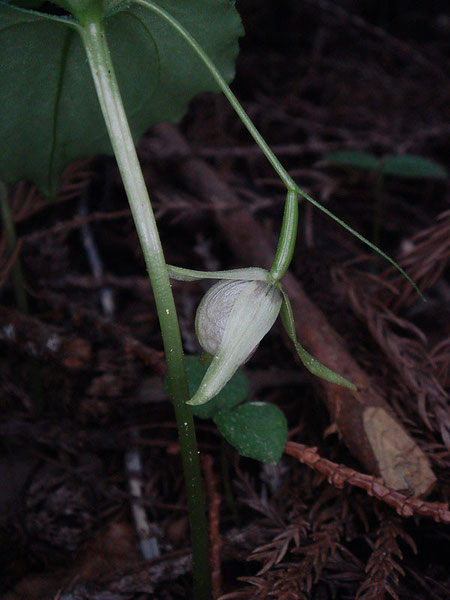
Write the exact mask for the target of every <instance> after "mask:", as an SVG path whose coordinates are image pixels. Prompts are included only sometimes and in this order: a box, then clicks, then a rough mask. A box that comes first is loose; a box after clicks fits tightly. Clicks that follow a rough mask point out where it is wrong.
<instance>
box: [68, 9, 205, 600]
mask: <svg viewBox="0 0 450 600" xmlns="http://www.w3.org/2000/svg"><path fill="white" fill-rule="evenodd" d="M84 17H85V18H84V19H83V23H82V26H77V29H78V30H79V33H80V35H81V37H82V40H83V43H84V47H85V50H86V53H87V57H88V61H89V66H90V68H91V73H92V77H93V79H94V83H95V87H96V90H97V95H98V99H99V102H100V106H101V109H102V112H103V116H104V119H105V123H106V127H107V129H108V133H109V136H110V139H111V144H112V147H113V150H114V154H115V156H116V160H117V163H118V166H119V169H120V173H121V176H122V180H123V183H124V186H125V190H126V193H127V196H128V201H129V203H130V207H131V212H132V215H133V219H134V223H135V226H136V229H137V233H138V236H139V240H140V243H141V247H142V250H143V253H144V258H145V263H146V266H147V270H148V273H149V276H150V280H151V283H152V288H153V292H154V296H155V303H156V308H157V312H158V318H159V322H160V326H161V332H162V337H163V342H164V350H165V356H166V361H167V377H168V382H169V386H170V389H171V392H172V396H173V403H174V408H175V416H176V421H177V426H178V434H179V438H180V446H181V454H182V461H183V469H184V477H185V482H186V492H187V498H188V508H189V519H190V525H191V539H192V554H193V575H194V595H195V598H196V600H208V599H209V598H210V596H211V592H210V571H209V553H208V531H207V523H206V513H205V501H204V494H203V486H202V477H201V471H200V462H199V457H198V450H197V441H196V438H195V428H194V421H193V416H192V411H191V408H190V407H189V406H188V405H187V404H186V401H187V400H189V389H188V386H187V381H186V374H185V367H184V357H183V348H182V343H181V336H180V330H179V325H178V319H177V314H176V310H175V303H174V300H173V296H172V290H171V287H170V283H169V277H168V274H167V268H166V263H165V260H164V254H163V250H162V246H161V241H160V238H159V234H158V229H157V225H156V221H155V217H154V214H153V210H152V207H151V204H150V200H149V197H148V193H147V188H146V185H145V182H144V178H143V175H142V171H141V168H140V166H139V161H138V157H137V154H136V150H135V147H134V142H133V138H132V136H131V132H130V129H129V125H128V120H127V116H126V113H125V109H124V107H123V103H122V99H121V95H120V90H119V87H118V84H117V80H116V77H115V73H114V68H113V65H112V62H111V57H110V53H109V48H108V45H107V41H106V35H105V30H104V28H103V25H102V23H101V22H100V20H99V19H97V18H96V17H95V15H91V16H90V17H89V16H87V17H86V15H84Z"/></svg>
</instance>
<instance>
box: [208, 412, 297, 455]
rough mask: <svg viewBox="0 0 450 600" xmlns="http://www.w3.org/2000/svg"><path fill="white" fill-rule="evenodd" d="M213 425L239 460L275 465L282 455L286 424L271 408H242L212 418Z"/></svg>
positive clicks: (284, 419)
mask: <svg viewBox="0 0 450 600" xmlns="http://www.w3.org/2000/svg"><path fill="white" fill-rule="evenodd" d="M214 422H215V424H216V425H217V427H218V428H219V430H220V432H221V433H222V435H223V437H224V438H225V439H226V440H227V442H228V443H229V444H231V445H232V446H234V447H235V448H236V450H237V451H238V452H239V454H241V455H242V456H247V457H248V458H254V459H255V460H260V461H262V462H267V463H276V462H277V461H278V460H279V459H280V457H281V455H282V454H283V450H284V446H285V444H286V439H287V433H288V427H287V421H286V417H285V416H284V414H283V413H282V411H281V410H280V409H279V408H278V407H277V406H275V405H273V404H268V403H266V402H249V403H246V404H242V405H241V406H238V407H237V408H235V409H234V410H232V411H231V412H227V413H218V414H216V415H214Z"/></svg>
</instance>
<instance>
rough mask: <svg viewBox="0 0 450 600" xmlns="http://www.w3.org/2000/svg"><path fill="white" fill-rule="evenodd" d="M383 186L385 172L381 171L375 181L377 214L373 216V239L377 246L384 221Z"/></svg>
mask: <svg viewBox="0 0 450 600" xmlns="http://www.w3.org/2000/svg"><path fill="white" fill-rule="evenodd" d="M383 187H384V174H383V172H382V171H380V172H379V173H378V174H377V180H376V183H375V190H374V196H375V211H374V212H375V214H374V218H373V232H372V240H373V243H374V244H375V245H376V246H379V244H380V240H381V223H382V221H383Z"/></svg>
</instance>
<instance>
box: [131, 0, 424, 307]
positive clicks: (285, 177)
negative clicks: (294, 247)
mask: <svg viewBox="0 0 450 600" xmlns="http://www.w3.org/2000/svg"><path fill="white" fill-rule="evenodd" d="M133 3H134V4H140V5H141V6H144V7H145V8H148V9H149V10H152V11H153V12H155V13H156V14H158V15H159V16H160V17H161V18H163V19H164V20H165V21H167V22H168V23H169V24H170V25H171V27H173V28H174V29H175V30H176V31H178V33H179V34H180V35H181V37H183V38H184V39H185V40H186V42H187V43H188V44H189V46H191V48H192V49H193V50H194V51H195V52H196V54H197V56H198V57H199V58H200V59H201V60H202V62H203V63H204V65H205V66H206V68H207V69H208V71H209V72H210V73H211V75H212V77H213V78H214V79H215V81H216V82H217V84H218V86H219V87H220V89H221V90H222V92H223V93H224V95H225V96H226V97H227V99H228V101H229V102H230V104H231V105H232V107H233V108H234V110H235V112H236V114H237V115H238V117H239V118H240V119H241V121H242V122H243V124H244V125H245V127H246V128H247V129H248V131H249V133H250V135H251V136H252V137H253V139H254V140H255V142H256V144H258V146H259V147H260V148H261V150H262V152H263V153H264V155H265V157H266V158H267V160H268V161H269V163H270V164H271V165H272V167H273V168H274V169H275V171H276V172H277V174H278V176H279V177H280V179H281V180H282V181H283V183H284V185H285V186H286V187H287V189H288V191H289V192H297V193H298V194H299V195H301V196H302V197H303V198H305V199H306V200H308V202H311V204H313V205H314V206H316V207H317V208H318V209H319V210H321V211H322V212H324V213H325V214H326V215H327V216H329V217H331V219H333V220H334V221H336V223H338V224H339V225H341V227H343V228H344V229H346V230H347V231H349V232H350V233H351V234H353V235H354V236H356V237H357V238H358V239H359V240H360V241H361V242H363V243H364V244H366V245H367V246H369V248H371V249H372V250H374V251H375V252H377V253H378V254H379V255H380V256H382V257H383V258H385V259H386V260H387V261H388V262H390V263H391V264H392V265H394V267H395V268H396V269H398V271H399V272H400V273H401V274H402V275H403V277H405V278H406V279H407V280H408V281H409V283H410V284H411V285H412V286H413V287H414V289H415V290H416V292H417V293H418V294H419V296H420V298H421V299H422V300H425V297H424V295H423V294H422V292H421V291H420V290H419V288H418V287H417V285H416V284H415V283H414V281H413V280H412V279H411V277H410V276H409V275H408V274H407V273H406V272H405V271H404V270H403V269H402V268H401V267H400V266H399V265H398V264H397V263H396V262H395V260H393V259H392V258H390V257H389V256H388V255H387V254H385V253H384V252H383V251H382V250H380V249H379V248H377V247H376V246H375V245H374V244H372V242H370V241H369V240H368V239H366V238H365V237H364V236H363V235H361V234H360V233H358V232H357V231H355V230H354V229H353V228H352V227H350V226H349V225H347V224H346V223H344V221H342V220H341V219H339V218H338V217H336V216H335V215H334V214H333V213H332V212H331V211H329V210H328V209H326V208H325V207H324V206H323V205H322V204H320V203H319V202H317V200H313V199H312V198H311V196H309V195H308V194H307V193H306V192H304V191H303V190H302V189H300V188H299V187H298V185H297V184H296V183H295V181H294V180H293V179H292V177H291V176H290V175H289V173H288V172H287V171H286V169H284V167H283V166H282V164H281V163H280V161H279V160H278V159H277V157H276V156H275V154H274V153H273V152H272V150H271V149H270V146H269V145H268V144H267V142H266V141H265V140H264V138H263V137H262V135H261V134H260V133H259V131H258V130H257V129H256V127H255V125H254V124H253V122H252V121H251V119H250V117H249V116H248V115H247V113H246V112H245V110H244V109H243V107H242V105H241V104H240V102H239V100H238V99H237V98H236V96H235V95H234V94H233V92H232V91H231V89H230V87H229V86H228V84H227V82H226V81H225V79H224V78H223V77H222V75H221V74H220V72H219V70H218V69H217V67H216V66H215V64H214V63H213V62H212V60H211V59H210V58H209V56H208V55H207V54H206V53H205V51H204V50H203V48H202V47H201V46H200V45H199V44H198V42H197V41H196V40H195V39H194V38H193V37H192V36H191V34H190V33H189V32H188V31H186V29H185V28H184V27H183V26H182V25H181V23H179V22H178V21H177V20H176V19H175V18H174V17H172V15H171V14H169V13H168V12H166V11H165V10H164V9H162V8H161V7H160V6H158V5H157V4H154V2H152V1H151V0H133ZM283 269H284V267H283V268H282V270H283Z"/></svg>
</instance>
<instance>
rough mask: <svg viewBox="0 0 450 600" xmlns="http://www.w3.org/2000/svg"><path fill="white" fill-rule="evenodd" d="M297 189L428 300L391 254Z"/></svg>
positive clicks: (422, 297)
mask: <svg viewBox="0 0 450 600" xmlns="http://www.w3.org/2000/svg"><path fill="white" fill-rule="evenodd" d="M296 190H297V192H298V193H299V194H300V196H303V198H305V199H306V200H308V202H311V204H313V205H314V206H316V207H317V208H318V209H319V210H321V211H322V212H323V213H325V214H326V215H327V216H328V217H331V218H332V219H333V220H334V221H336V223H338V224H339V225H341V227H343V228H344V229H346V230H347V231H349V232H350V233H351V234H352V235H354V236H355V237H357V238H358V240H360V241H361V242H363V243H364V244H366V246H369V248H371V249H372V250H374V251H375V252H376V253H377V254H379V255H380V256H382V257H383V258H385V259H386V260H387V261H388V262H390V263H391V265H393V266H394V267H395V268H396V269H397V270H398V271H399V272H400V273H401V274H402V275H403V277H404V278H405V279H407V280H408V281H409V283H410V284H411V285H412V286H413V288H414V289H415V290H416V292H417V293H418V295H419V296H420V298H421V299H422V300H423V301H424V302H426V298H425V296H424V295H423V294H422V292H421V291H420V289H419V288H418V286H417V285H416V284H415V283H414V281H413V280H412V279H411V277H410V276H409V275H408V273H406V271H404V270H403V269H402V268H401V266H400V265H399V264H397V263H396V262H395V260H394V259H392V258H391V257H390V256H388V255H387V254H386V253H385V252H383V250H380V249H379V248H377V246H375V244H372V242H370V241H369V240H368V239H366V238H365V237H364V236H363V235H361V234H360V233H358V232H357V231H356V229H353V227H350V225H347V223H344V221H342V220H341V219H339V217H336V215H334V214H333V213H332V212H331V211H329V210H328V208H325V206H322V204H320V203H319V202H317V200H314V198H312V197H311V196H309V194H307V193H306V192H304V191H303V190H301V189H300V188H299V187H298V186H297V187H296Z"/></svg>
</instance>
